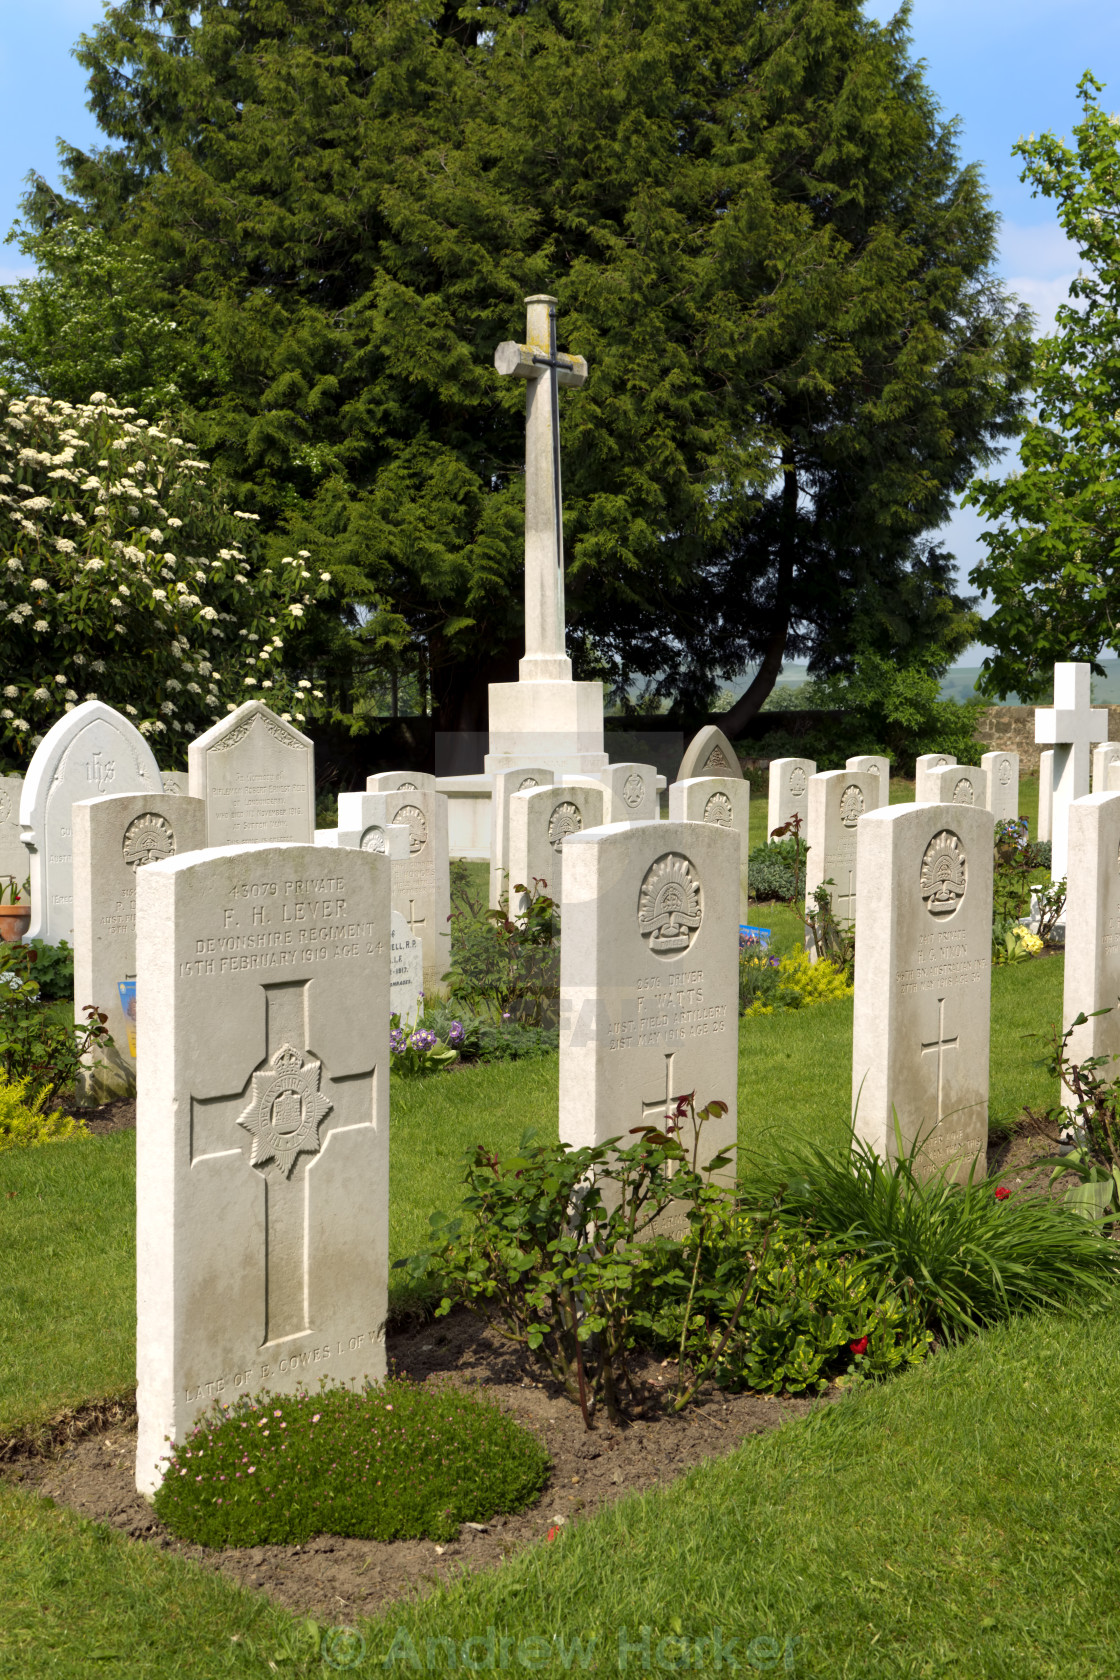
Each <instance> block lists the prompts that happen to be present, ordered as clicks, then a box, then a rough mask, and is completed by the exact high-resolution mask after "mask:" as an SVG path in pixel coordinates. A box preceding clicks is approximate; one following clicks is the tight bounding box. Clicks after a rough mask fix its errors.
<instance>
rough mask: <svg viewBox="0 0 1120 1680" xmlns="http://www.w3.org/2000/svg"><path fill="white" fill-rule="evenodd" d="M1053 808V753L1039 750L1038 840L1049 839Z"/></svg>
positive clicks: (1036, 836) (1036, 837)
mask: <svg viewBox="0 0 1120 1680" xmlns="http://www.w3.org/2000/svg"><path fill="white" fill-rule="evenodd" d="M1053 810H1054V754H1053V753H1052V752H1040V753H1039V755H1038V833H1037V834H1036V835H1035V839H1036V840H1038V841H1040V842H1041V841H1043V840H1049V839H1050V833H1051V826H1052V825H1051V817H1052V815H1053Z"/></svg>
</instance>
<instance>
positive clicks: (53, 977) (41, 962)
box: [23, 939, 110, 1004]
mask: <svg viewBox="0 0 1120 1680" xmlns="http://www.w3.org/2000/svg"><path fill="white" fill-rule="evenodd" d="M23 943H24V946H25V948H26V949H27V950H30V951H34V952H35V964H34V967H33V969H32V970H31V973H32V976H33V978H34V980H35V983H36V985H37V986H38V988H39V996H40V997H41V998H42V1000H43V1002H44V1003H55V1002H58V1001H59V1000H60V999H63V998H71V999H72V998H73V996H74V953H73V951H72V950H71V948H70V946H69V945H68V944H67V943H66V941H65V939H60V940H59V942H58V944H57V945H48V944H47V942H46V940H45V939H25V940H24V942H23ZM85 1001H86V1002H87V1003H93V1002H94V1001H95V1000H94V999H93V998H87V999H86V1000H85ZM96 1001H97V1002H98V1003H101V1004H104V1003H108V1002H109V1001H110V1000H109V999H108V998H99V999H97V1000H96Z"/></svg>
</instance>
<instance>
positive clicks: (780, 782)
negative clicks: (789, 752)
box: [766, 758, 817, 839]
mask: <svg viewBox="0 0 1120 1680" xmlns="http://www.w3.org/2000/svg"><path fill="white" fill-rule="evenodd" d="M816 773H817V766H816V763H815V762H814V760H813V759H811V758H772V759H771V760H770V797H769V800H768V802H767V807H766V835H767V838H769V837H770V836H771V835H772V834H773V832H774V830H775V829H776V828H784V827H785V825H786V823H788V822H789V820H790V818H791V817H793V816H798V817H800V818H801V838H802V839H804V838H805V829H806V826H807V824H808V821H809V777H810V776H815V775H816Z"/></svg>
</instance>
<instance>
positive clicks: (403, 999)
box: [389, 910, 424, 1027]
mask: <svg viewBox="0 0 1120 1680" xmlns="http://www.w3.org/2000/svg"><path fill="white" fill-rule="evenodd" d="M389 949H390V955H391V958H392V962H391V966H390V971H389V1009H390V1013H391V1014H393V1015H397V1016H399V1017H400V1023H401V1026H402V1027H414V1026H415V1025H416V1023H417V1021H418V1020H419V1019H420V1007H421V1006H420V994H421V992H422V991H423V990H424V946H423V943H422V941H421V939H420V935H419V934H417V933H409V931H408V923H407V922H406V921H405V919H404V917H403V916H402V915H401V913H400V911H399V910H394V911H393V916H392V943H391V945H390V948H389Z"/></svg>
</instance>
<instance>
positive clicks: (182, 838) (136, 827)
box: [71, 792, 206, 1103]
mask: <svg viewBox="0 0 1120 1680" xmlns="http://www.w3.org/2000/svg"><path fill="white" fill-rule="evenodd" d="M71 810H72V816H73V828H74V1019H75V1021H76V1022H77V1024H78V1025H79V1026H84V1025H85V1021H86V1016H85V1006H86V1005H87V1004H90V1003H94V1004H96V1005H97V1007H98V1008H99V1009H101V1010H103V1011H104V1012H105V1014H106V1015H107V1016H108V1017H109V1019H108V1022H107V1026H108V1029H109V1034H110V1036H111V1038H112V1040H113V1043H112V1047H111V1048H108V1049H98V1050H97V1051H96V1053H94V1054H93V1055H91V1057H90V1066H89V1068H88V1070H87V1072H86V1074H85V1075H84V1077H83V1080H82V1092H83V1096H84V1098H85V1100H86V1101H87V1102H93V1103H102V1102H108V1101H110V1100H111V1099H112V1098H113V1097H120V1096H128V1095H130V1094H131V1093H132V1092H133V1091H134V1090H135V1088H136V1050H137V1012H136V877H137V874H138V872H139V871H140V870H141V869H143V868H145V867H146V866H147V865H148V864H150V863H159V862H161V861H162V860H163V859H164V858H169V857H178V856H181V855H182V854H183V853H184V852H193V851H197V850H198V849H199V848H200V847H201V846H202V845H204V843H205V837H206V812H205V810H204V809H203V805H202V801H201V799H191V798H189V797H187V796H185V795H180V794H173V793H163V792H160V793H118V794H108V795H106V796H104V797H103V798H101V799H82V800H78V801H76V803H75V804H74V805H73V806H72V808H71ZM98 1064H101V1065H98Z"/></svg>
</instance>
